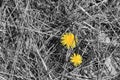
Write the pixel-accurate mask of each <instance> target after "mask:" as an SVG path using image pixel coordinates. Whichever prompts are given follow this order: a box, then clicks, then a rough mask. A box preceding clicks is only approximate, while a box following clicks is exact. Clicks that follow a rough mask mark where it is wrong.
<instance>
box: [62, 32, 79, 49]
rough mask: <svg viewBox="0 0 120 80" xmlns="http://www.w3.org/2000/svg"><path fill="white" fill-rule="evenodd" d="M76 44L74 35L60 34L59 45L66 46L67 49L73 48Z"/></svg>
mask: <svg viewBox="0 0 120 80" xmlns="http://www.w3.org/2000/svg"><path fill="white" fill-rule="evenodd" d="M77 42H78V39H77V37H75V36H74V34H73V33H71V32H69V33H65V34H62V36H61V43H62V45H63V46H66V47H67V49H70V48H75V47H76V44H77Z"/></svg>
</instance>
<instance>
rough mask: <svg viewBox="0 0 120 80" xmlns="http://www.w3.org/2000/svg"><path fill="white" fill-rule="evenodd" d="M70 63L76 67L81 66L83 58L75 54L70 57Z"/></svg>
mask: <svg viewBox="0 0 120 80" xmlns="http://www.w3.org/2000/svg"><path fill="white" fill-rule="evenodd" d="M70 62H71V63H73V65H74V66H75V67H77V66H79V65H80V64H81V63H82V56H81V55H80V54H76V53H74V54H73V55H72V56H71V57H70Z"/></svg>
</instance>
